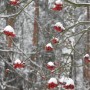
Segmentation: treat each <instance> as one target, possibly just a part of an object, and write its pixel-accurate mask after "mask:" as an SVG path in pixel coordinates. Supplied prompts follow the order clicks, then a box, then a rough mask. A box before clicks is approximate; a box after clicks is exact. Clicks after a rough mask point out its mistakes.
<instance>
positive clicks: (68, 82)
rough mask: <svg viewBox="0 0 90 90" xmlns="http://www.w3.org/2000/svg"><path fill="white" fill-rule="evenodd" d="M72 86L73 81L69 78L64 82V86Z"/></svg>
mask: <svg viewBox="0 0 90 90" xmlns="http://www.w3.org/2000/svg"><path fill="white" fill-rule="evenodd" d="M70 84H71V85H74V81H73V80H72V79H71V78H68V79H67V80H66V85H70Z"/></svg>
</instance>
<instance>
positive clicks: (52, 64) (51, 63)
mask: <svg viewBox="0 0 90 90" xmlns="http://www.w3.org/2000/svg"><path fill="white" fill-rule="evenodd" d="M47 65H49V66H55V65H54V63H53V62H48V63H47Z"/></svg>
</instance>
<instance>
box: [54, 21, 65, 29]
mask: <svg viewBox="0 0 90 90" xmlns="http://www.w3.org/2000/svg"><path fill="white" fill-rule="evenodd" d="M55 26H57V27H61V28H62V29H63V30H65V28H64V27H63V25H62V23H61V22H57V23H56V24H55Z"/></svg>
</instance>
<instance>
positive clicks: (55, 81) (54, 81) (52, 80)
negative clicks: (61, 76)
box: [48, 77, 58, 84]
mask: <svg viewBox="0 0 90 90" xmlns="http://www.w3.org/2000/svg"><path fill="white" fill-rule="evenodd" d="M52 82H53V83H55V84H58V82H57V79H56V78H54V77H52V78H50V80H49V81H48V83H52Z"/></svg>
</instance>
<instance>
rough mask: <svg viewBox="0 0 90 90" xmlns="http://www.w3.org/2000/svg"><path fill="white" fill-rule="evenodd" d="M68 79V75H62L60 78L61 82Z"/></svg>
mask: <svg viewBox="0 0 90 90" xmlns="http://www.w3.org/2000/svg"><path fill="white" fill-rule="evenodd" d="M66 80H67V77H65V76H62V77H61V78H60V79H59V82H61V83H63V82H66Z"/></svg>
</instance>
